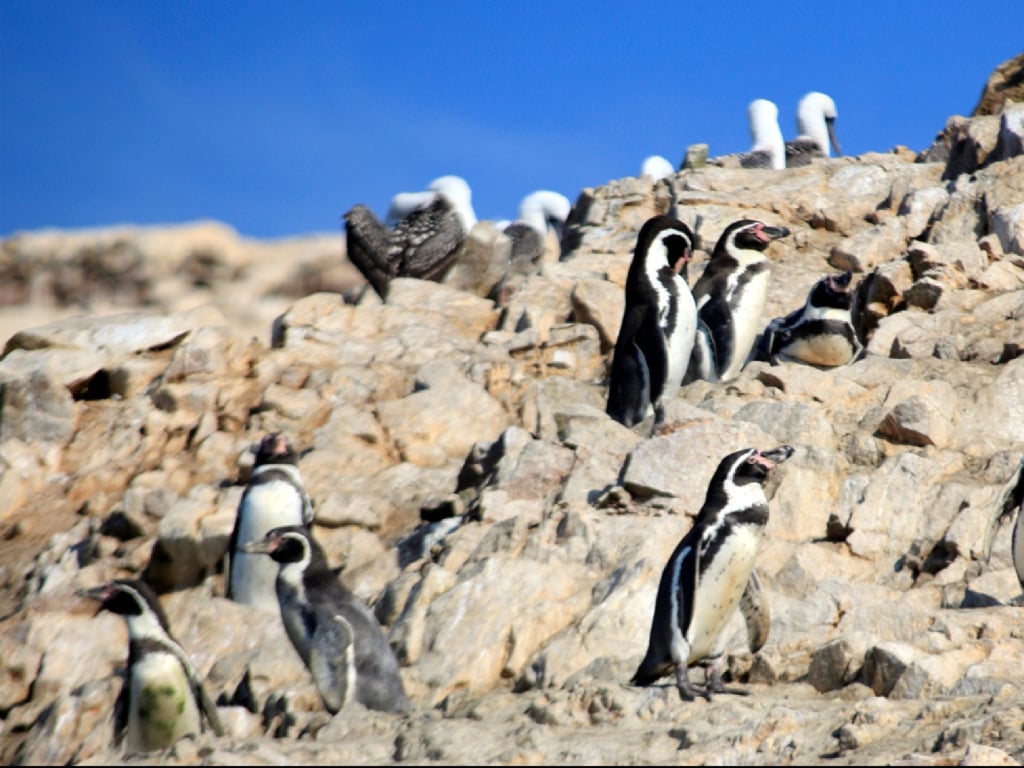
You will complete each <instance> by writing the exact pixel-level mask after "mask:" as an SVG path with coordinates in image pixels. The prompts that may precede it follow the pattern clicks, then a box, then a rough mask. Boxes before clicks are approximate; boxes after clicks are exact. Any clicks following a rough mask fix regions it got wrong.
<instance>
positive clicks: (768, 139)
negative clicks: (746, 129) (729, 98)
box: [739, 99, 786, 170]
mask: <svg viewBox="0 0 1024 768" xmlns="http://www.w3.org/2000/svg"><path fill="white" fill-rule="evenodd" d="M747 117H748V120H749V121H750V139H751V146H750V151H749V152H744V153H742V154H741V155H740V156H739V160H740V165H741V166H743V167H744V168H774V169H776V170H778V169H781V168H785V167H786V145H785V142H784V141H783V138H782V129H781V128H779V108H778V107H777V106H776V105H775V102H773V101H769V100H768V99H754V100H753V101H752V102H750V105H749V106H748V107H747Z"/></svg>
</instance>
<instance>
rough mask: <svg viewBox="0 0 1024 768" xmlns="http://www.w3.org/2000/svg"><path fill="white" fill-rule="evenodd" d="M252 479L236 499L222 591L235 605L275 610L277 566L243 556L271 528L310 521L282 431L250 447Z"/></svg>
mask: <svg viewBox="0 0 1024 768" xmlns="http://www.w3.org/2000/svg"><path fill="white" fill-rule="evenodd" d="M254 452H255V454H256V457H255V460H254V462H253V469H252V477H251V478H250V479H249V484H248V485H247V486H246V488H245V491H243V493H242V498H241V500H240V501H239V502H238V511H237V512H236V514H235V526H234V528H233V529H232V531H231V538H230V540H229V541H228V549H227V555H226V567H225V573H226V574H227V576H226V580H227V588H226V595H227V597H228V599H230V600H234V601H235V602H238V603H244V604H246V605H252V606H255V607H257V608H262V609H263V610H266V611H270V612H272V613H277V611H278V606H277V591H276V588H275V586H274V584H275V582H276V581H277V565H275V564H274V563H273V562H271V561H270V560H268V559H267V558H265V557H260V556H259V555H250V554H246V553H245V551H244V550H242V548H241V547H242V545H243V544H246V543H247V542H250V541H259V540H260V539H262V538H263V537H264V536H265V535H266V534H267V532H268V531H270V530H271V529H272V528H278V527H280V526H282V525H300V524H301V525H307V526H308V525H312V523H313V505H312V504H311V503H310V501H309V494H307V493H306V488H305V486H304V485H303V483H302V477H301V475H300V474H299V458H298V454H297V453H296V452H295V449H294V448H293V447H292V446H291V444H290V443H289V442H288V440H287V438H285V436H284V435H282V434H280V433H278V432H271V433H269V434H267V435H264V436H263V438H262V439H261V440H260V442H259V444H258V445H257V446H256V447H255V449H254Z"/></svg>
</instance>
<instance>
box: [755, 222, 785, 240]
mask: <svg viewBox="0 0 1024 768" xmlns="http://www.w3.org/2000/svg"><path fill="white" fill-rule="evenodd" d="M787 235H789V230H788V229H786V228H785V227H771V226H768V225H765V226H763V227H761V228H760V229H759V230H758V237H760V238H761V239H762V240H764V241H765V242H771V241H772V240H778V239H779V238H780V237H786V236H787Z"/></svg>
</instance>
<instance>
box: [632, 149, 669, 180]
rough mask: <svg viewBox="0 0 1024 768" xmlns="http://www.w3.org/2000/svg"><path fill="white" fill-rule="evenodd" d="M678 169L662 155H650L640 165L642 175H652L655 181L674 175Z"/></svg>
mask: <svg viewBox="0 0 1024 768" xmlns="http://www.w3.org/2000/svg"><path fill="white" fill-rule="evenodd" d="M675 172H676V169H675V168H674V167H673V166H672V163H671V162H669V160H668V159H667V158H665V157H662V156H661V155H648V156H647V157H645V158H644V161H643V163H642V164H641V165H640V175H641V176H650V177H651V178H652V179H654V180H655V181H658V180H659V179H664V178H667V177H669V176H672V175H674V174H675Z"/></svg>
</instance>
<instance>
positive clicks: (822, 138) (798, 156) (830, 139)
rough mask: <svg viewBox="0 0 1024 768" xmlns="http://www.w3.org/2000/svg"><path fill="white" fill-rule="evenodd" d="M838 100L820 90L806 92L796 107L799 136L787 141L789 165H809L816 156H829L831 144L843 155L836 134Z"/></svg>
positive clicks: (792, 166) (838, 153) (787, 165)
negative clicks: (835, 100) (836, 101)
mask: <svg viewBox="0 0 1024 768" xmlns="http://www.w3.org/2000/svg"><path fill="white" fill-rule="evenodd" d="M838 114H839V113H838V112H837V111H836V103H835V102H834V101H833V100H832V97H831V96H828V95H826V94H824V93H820V92H818V91H811V92H810V93H806V94H804V96H803V98H802V99H800V103H799V104H798V105H797V108H796V130H797V136H796V138H795V139H791V140H790V141H787V142H786V167H787V168H797V167H799V166H802V165H810V164H811V161H812V160H814V159H815V158H817V157H830V156H831V152H830V151H829V145H830V144H831V146H832V148H833V149H835V151H836V154H837V155H842V154H843V152H842V149H841V148H840V147H839V140H838V139H837V138H836V117H837V116H838Z"/></svg>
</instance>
